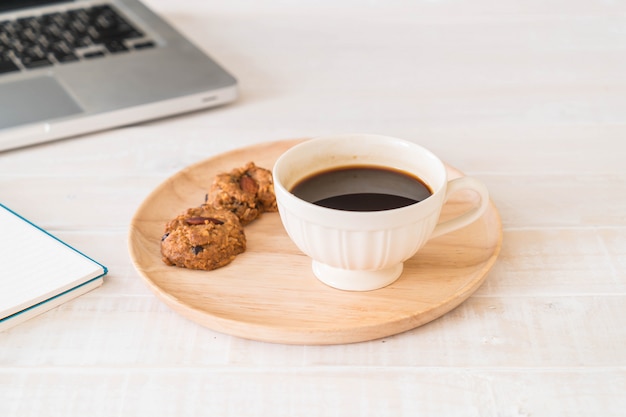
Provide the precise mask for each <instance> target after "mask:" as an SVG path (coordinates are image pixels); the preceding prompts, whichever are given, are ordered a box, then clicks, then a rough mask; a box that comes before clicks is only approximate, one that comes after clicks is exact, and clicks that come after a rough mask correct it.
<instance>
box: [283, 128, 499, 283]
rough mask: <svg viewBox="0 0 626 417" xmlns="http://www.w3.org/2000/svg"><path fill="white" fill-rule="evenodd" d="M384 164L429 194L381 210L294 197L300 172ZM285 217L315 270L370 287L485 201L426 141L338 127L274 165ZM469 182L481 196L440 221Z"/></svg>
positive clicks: (323, 277) (394, 275)
mask: <svg viewBox="0 0 626 417" xmlns="http://www.w3.org/2000/svg"><path fill="white" fill-rule="evenodd" d="M355 166H366V167H371V166H374V167H381V168H392V169H394V170H396V171H404V172H406V173H408V174H410V175H412V176H416V177H418V178H420V179H421V180H422V181H423V182H424V183H426V184H427V185H428V186H429V187H430V189H431V191H432V195H431V196H430V197H428V198H426V199H425V200H422V201H420V202H417V203H414V204H411V205H409V206H405V207H401V208H396V209H391V210H383V211H367V212H364V211H363V212H362V211H344V210H338V209H332V208H326V207H322V206H319V205H316V204H313V203H311V202H308V201H305V200H302V199H300V198H298V197H296V196H295V195H294V194H293V193H291V190H292V189H293V187H294V186H295V185H296V184H298V183H299V182H300V181H301V180H303V179H305V178H308V177H310V176H312V175H314V174H317V173H321V172H324V171H328V170H330V169H335V168H339V167H355ZM273 176H274V188H275V191H276V200H277V203H278V210H279V213H280V217H281V220H282V223H283V225H284V227H285V230H286V231H287V233H288V235H289V237H290V238H291V240H293V242H294V243H295V244H296V246H297V247H298V248H299V249H300V250H301V251H302V252H304V253H305V254H307V255H308V256H310V257H311V258H312V259H313V262H312V266H313V273H314V274H315V276H316V277H317V278H318V279H319V280H320V281H322V282H324V283H325V284H327V285H329V286H331V287H334V288H338V289H341V290H351V291H369V290H374V289H378V288H382V287H384V286H387V285H389V284H391V283H392V282H394V281H395V280H396V279H398V277H400V275H401V274H402V268H403V262H404V261H406V260H407V259H409V258H411V257H412V256H413V255H415V253H416V252H417V251H418V250H419V249H420V248H421V247H422V246H424V244H426V242H427V241H428V240H429V239H430V238H433V237H435V236H439V235H442V234H445V233H448V232H451V231H453V230H456V229H459V228H461V227H464V226H466V225H468V224H470V223H472V222H473V221H475V220H476V219H477V218H478V217H480V216H481V215H482V214H483V213H484V211H485V209H486V208H487V206H488V204H489V195H488V192H487V188H486V187H485V185H484V184H483V183H482V182H480V181H478V180H476V179H474V178H471V177H461V178H457V179H453V180H448V177H447V172H446V168H445V165H444V164H443V162H441V160H440V159H439V158H437V157H436V156H435V155H434V154H433V153H432V152H430V151H428V150H427V149H425V148H423V147H421V146H419V145H417V144H415V143H413V142H409V141H406V140H402V139H397V138H393V137H388V136H379V135H363V134H355V135H340V136H329V137H320V138H316V139H311V140H308V141H306V142H303V143H300V144H298V145H296V146H294V147H292V148H290V149H288V150H287V151H286V152H285V153H283V154H282V155H281V156H280V157H279V158H278V160H277V161H276V164H275V165H274V169H273ZM467 189H469V190H473V191H475V192H476V193H477V194H478V195H479V196H480V203H479V204H478V205H477V206H476V207H473V208H471V209H470V210H469V211H467V212H465V213H463V214H461V215H460V216H458V217H456V218H454V219H451V220H447V221H445V222H442V223H439V224H438V221H439V215H440V213H441V209H442V207H443V205H444V203H445V202H446V200H447V199H448V197H449V196H450V195H451V194H452V193H454V192H456V191H459V190H467Z"/></svg>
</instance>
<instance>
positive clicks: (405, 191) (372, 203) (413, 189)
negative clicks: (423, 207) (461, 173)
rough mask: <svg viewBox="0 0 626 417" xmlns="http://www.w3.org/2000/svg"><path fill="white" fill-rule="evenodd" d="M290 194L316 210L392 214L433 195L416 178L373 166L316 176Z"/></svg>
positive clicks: (349, 168)
mask: <svg viewBox="0 0 626 417" xmlns="http://www.w3.org/2000/svg"><path fill="white" fill-rule="evenodd" d="M291 192H292V193H293V194H294V195H296V196H297V197H299V198H301V199H303V200H306V201H308V202H311V203H313V204H316V205H318V206H323V207H328V208H332V209H336V210H346V211H381V210H391V209H396V208H400V207H405V206H408V205H411V204H414V203H417V202H419V201H422V200H424V199H426V198H428V197H429V196H430V195H432V191H431V189H430V188H429V187H428V185H426V184H425V183H424V182H423V181H422V180H420V179H419V178H417V177H414V176H412V175H410V174H407V173H404V172H401V171H395V170H393V169H387V168H380V167H373V166H354V167H342V168H336V169H331V170H328V171H323V172H319V173H317V174H314V175H312V176H310V177H307V178H305V179H303V180H301V181H300V182H299V183H297V184H296V185H295V186H294V187H293V188H292V190H291Z"/></svg>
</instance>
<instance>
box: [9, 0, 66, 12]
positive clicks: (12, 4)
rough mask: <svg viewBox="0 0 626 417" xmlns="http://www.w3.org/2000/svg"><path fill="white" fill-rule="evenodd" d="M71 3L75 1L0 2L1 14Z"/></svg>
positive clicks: (23, 0)
mask: <svg viewBox="0 0 626 417" xmlns="http://www.w3.org/2000/svg"><path fill="white" fill-rule="evenodd" d="M71 1H73V0H0V12H6V11H8V10H15V9H25V8H27V7H37V6H44V5H49V4H55V3H69V2H71Z"/></svg>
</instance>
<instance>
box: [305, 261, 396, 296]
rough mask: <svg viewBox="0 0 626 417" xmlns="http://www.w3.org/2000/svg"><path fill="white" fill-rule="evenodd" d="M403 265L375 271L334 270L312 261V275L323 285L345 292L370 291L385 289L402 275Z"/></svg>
mask: <svg viewBox="0 0 626 417" xmlns="http://www.w3.org/2000/svg"><path fill="white" fill-rule="evenodd" d="M402 269H403V265H402V264H401V263H400V264H398V265H395V266H392V267H390V268H386V269H379V270H376V271H355V270H348V269H341V268H335V267H332V266H328V265H325V264H322V263H320V262H317V261H313V273H314V274H315V276H316V277H317V279H319V280H320V281H322V282H323V283H324V284H326V285H328V286H330V287H333V288H337V289H339V290H345V291H371V290H377V289H379V288H383V287H386V286H387V285H389V284H391V283H392V282H394V281H395V280H397V279H398V278H399V277H400V275H401V274H402Z"/></svg>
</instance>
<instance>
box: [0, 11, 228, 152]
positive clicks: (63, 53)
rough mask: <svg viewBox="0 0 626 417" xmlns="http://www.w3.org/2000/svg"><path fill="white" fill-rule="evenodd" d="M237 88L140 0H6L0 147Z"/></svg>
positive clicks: (211, 102) (211, 98)
mask: <svg viewBox="0 0 626 417" xmlns="http://www.w3.org/2000/svg"><path fill="white" fill-rule="evenodd" d="M236 97H237V81H236V80H235V78H234V77H233V76H232V75H231V74H229V73H228V72H227V71H226V70H225V69H224V68H222V67H221V66H220V65H218V64H217V63H216V62H215V61H214V60H212V59H211V58H210V57H209V56H207V54H206V53H204V52H203V51H201V50H200V49H198V48H197V47H196V46H194V45H193V44H192V43H190V42H189V41H188V40H187V39H185V38H184V37H183V36H182V35H181V33H179V32H178V31H177V30H176V29H174V28H173V27H172V26H170V25H169V24H168V23H166V22H165V21H164V20H163V19H161V18H160V17H159V16H157V15H156V14H155V13H154V12H152V11H150V10H149V9H148V8H147V7H146V6H144V5H143V4H142V3H140V2H139V1H137V0H73V1H72V0H69V1H68V0H0V151H3V150H7V149H14V148H19V147H24V146H28V145H33V144H38V143H43V142H49V141H52V140H56V139H60V138H67V137H71V136H76V135H82V134H85V133H89V132H94V131H98V130H103V129H109V128H113V127H118V126H123V125H128V124H134V123H138V122H142V121H146V120H149V119H155V118H159V117H164V116H170V115H174V114H178V113H183V112H188V111H193V110H198V109H203V108H209V107H214V106H218V105H221V104H225V103H228V102H231V101H233V100H235V99H236Z"/></svg>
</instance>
